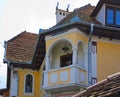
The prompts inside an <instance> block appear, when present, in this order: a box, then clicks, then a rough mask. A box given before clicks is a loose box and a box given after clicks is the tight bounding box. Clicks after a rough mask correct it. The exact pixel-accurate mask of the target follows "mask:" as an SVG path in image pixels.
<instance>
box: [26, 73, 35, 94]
mask: <svg viewBox="0 0 120 97" xmlns="http://www.w3.org/2000/svg"><path fill="white" fill-rule="evenodd" d="M29 74H30V75H31V76H32V77H33V83H32V93H27V92H25V84H26V76H27V75H29ZM24 95H31V96H33V95H34V76H33V74H32V73H27V74H25V76H24Z"/></svg>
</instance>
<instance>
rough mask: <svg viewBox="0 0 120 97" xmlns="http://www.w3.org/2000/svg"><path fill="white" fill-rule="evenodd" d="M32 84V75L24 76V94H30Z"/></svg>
mask: <svg viewBox="0 0 120 97" xmlns="http://www.w3.org/2000/svg"><path fill="white" fill-rule="evenodd" d="M32 84H33V77H32V75H30V74H28V75H27V76H26V82H25V92H27V93H32Z"/></svg>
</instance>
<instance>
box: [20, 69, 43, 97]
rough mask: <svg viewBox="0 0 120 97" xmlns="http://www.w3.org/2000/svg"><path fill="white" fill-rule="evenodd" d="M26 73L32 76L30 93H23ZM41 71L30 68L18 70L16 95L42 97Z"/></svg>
mask: <svg viewBox="0 0 120 97" xmlns="http://www.w3.org/2000/svg"><path fill="white" fill-rule="evenodd" d="M26 74H32V75H33V77H34V93H33V94H31V95H26V94H25V93H24V78H25V75H26ZM41 74H42V73H41V71H32V70H18V75H19V81H18V83H19V86H18V97H42V94H43V93H42V91H41V81H42V79H41Z"/></svg>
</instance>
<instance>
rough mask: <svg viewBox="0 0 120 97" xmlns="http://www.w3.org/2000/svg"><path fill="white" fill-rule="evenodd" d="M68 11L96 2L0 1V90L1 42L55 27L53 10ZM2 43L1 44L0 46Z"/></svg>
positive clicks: (3, 71)
mask: <svg viewBox="0 0 120 97" xmlns="http://www.w3.org/2000/svg"><path fill="white" fill-rule="evenodd" d="M57 2H59V8H60V9H64V10H66V8H67V5H68V4H70V8H69V10H70V11H73V10H74V9H75V8H79V7H81V6H84V5H86V4H88V3H90V4H91V5H94V6H95V5H96V4H97V2H98V0H0V65H1V66H0V80H1V81H0V88H1V87H5V84H4V83H5V82H4V81H5V78H4V77H3V76H5V75H6V67H5V66H3V65H2V59H3V52H4V49H3V46H2V44H3V42H4V41H7V40H9V39H11V38H12V37H14V36H16V35H17V34H19V33H21V32H22V31H25V30H26V31H29V32H32V33H37V34H38V31H39V29H40V28H43V29H47V28H49V27H51V26H53V25H55V22H56V18H55V8H56V4H57ZM1 42H2V44H1Z"/></svg>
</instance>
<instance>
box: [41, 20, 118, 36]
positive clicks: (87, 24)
mask: <svg viewBox="0 0 120 97" xmlns="http://www.w3.org/2000/svg"><path fill="white" fill-rule="evenodd" d="M74 24H78V25H82V26H89V27H90V26H91V24H94V23H89V22H84V21H82V22H71V23H67V24H63V25H60V26H57V27H53V28H51V29H48V30H46V31H44V33H41V34H48V33H49V32H52V31H55V30H58V29H61V28H65V27H67V26H71V25H74ZM94 27H97V28H101V29H104V30H111V31H120V28H115V27H108V26H104V25H99V24H94Z"/></svg>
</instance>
